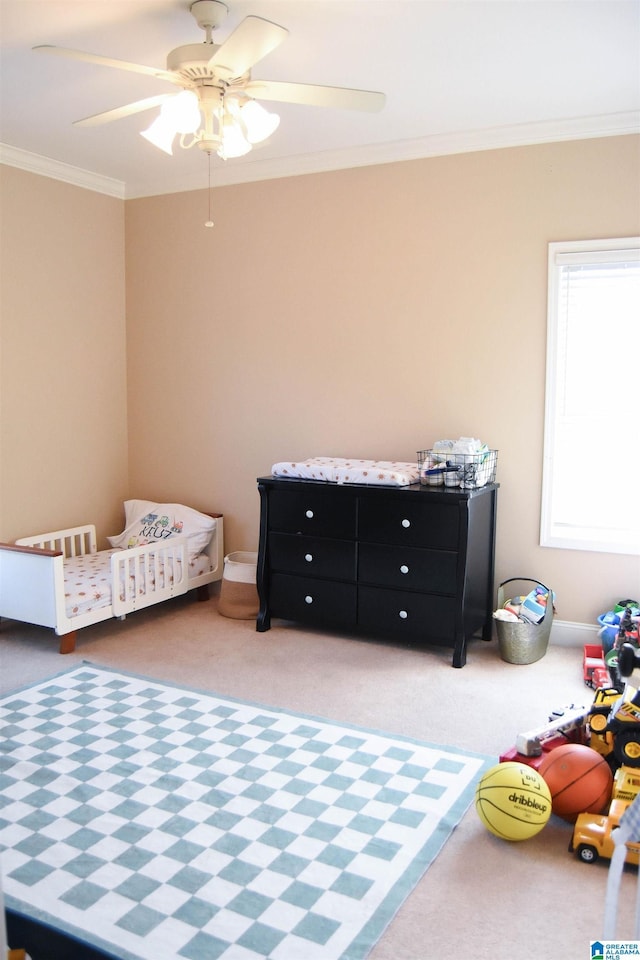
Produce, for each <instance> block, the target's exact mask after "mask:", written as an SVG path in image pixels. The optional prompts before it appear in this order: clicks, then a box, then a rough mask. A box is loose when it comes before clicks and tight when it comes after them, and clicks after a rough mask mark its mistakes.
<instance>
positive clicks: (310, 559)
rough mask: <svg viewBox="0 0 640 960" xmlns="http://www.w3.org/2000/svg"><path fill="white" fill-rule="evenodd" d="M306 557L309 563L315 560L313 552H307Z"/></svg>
mask: <svg viewBox="0 0 640 960" xmlns="http://www.w3.org/2000/svg"><path fill="white" fill-rule="evenodd" d="M304 558H305V560H306V561H307V563H311V561H312V560H313V554H312V553H305V555H304Z"/></svg>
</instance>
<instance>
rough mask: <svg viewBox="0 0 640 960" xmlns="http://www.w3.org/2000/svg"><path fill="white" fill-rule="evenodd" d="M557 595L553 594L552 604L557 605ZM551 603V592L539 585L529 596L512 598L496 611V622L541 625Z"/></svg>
mask: <svg viewBox="0 0 640 960" xmlns="http://www.w3.org/2000/svg"><path fill="white" fill-rule="evenodd" d="M555 600H556V595H555V593H553V591H552V593H551V602H552V603H555ZM548 602H549V591H548V590H547V588H546V587H543V586H540V585H538V586H537V587H536V588H535V589H534V590H531V591H530V593H528V594H527V596H526V597H525V596H519V597H511V598H510V599H509V600H507V601H506V602H505V603H504V604H503V605H502V606H501V607H499V608H498V609H497V610H495V611H494V613H493V617H494V620H506V621H508V622H510V623H516V622H518V621H520V622H521V623H540V622H541V621H542V619H543V617H544V615H545V613H546V610H547V603H548Z"/></svg>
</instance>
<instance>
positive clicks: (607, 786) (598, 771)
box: [538, 743, 613, 823]
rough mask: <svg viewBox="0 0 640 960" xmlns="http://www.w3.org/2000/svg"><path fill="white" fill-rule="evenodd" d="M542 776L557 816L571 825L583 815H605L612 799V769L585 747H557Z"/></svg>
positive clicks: (569, 745) (541, 772) (540, 772)
mask: <svg viewBox="0 0 640 960" xmlns="http://www.w3.org/2000/svg"><path fill="white" fill-rule="evenodd" d="M538 773H539V774H540V776H541V777H542V778H543V779H544V780H545V782H546V784H547V786H548V787H549V790H550V792H551V803H552V809H553V812H554V813H555V814H556V815H557V816H559V817H562V819H563V820H567V821H568V822H569V823H574V822H575V820H576V818H577V816H578V814H580V813H602V811H603V810H604V809H605V808H606V807H607V805H608V803H609V801H610V799H611V788H612V786H613V774H612V773H611V768H610V766H609V764H608V763H607V761H606V760H605V759H604V757H602V756H601V755H600V754H599V753H597V752H596V751H595V750H592V749H591V747H587V746H585V745H584V744H580V743H566V744H564V745H563V746H560V747H557V748H556V749H555V750H553V751H552V752H551V753H548V754H547V755H546V757H544V759H543V761H542V763H541V764H540V767H539V768H538Z"/></svg>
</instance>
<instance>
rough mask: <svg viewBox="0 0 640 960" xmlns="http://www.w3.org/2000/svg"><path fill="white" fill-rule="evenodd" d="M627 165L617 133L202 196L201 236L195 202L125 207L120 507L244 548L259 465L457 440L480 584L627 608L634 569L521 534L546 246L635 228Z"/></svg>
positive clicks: (409, 451) (401, 455) (254, 509)
mask: <svg viewBox="0 0 640 960" xmlns="http://www.w3.org/2000/svg"><path fill="white" fill-rule="evenodd" d="M639 169H640V167H639V153H638V138H636V137H620V138H611V139H602V140H589V141H582V142H568V143H558V144H553V145H543V146H534V147H524V148H518V149H505V150H499V151H491V152H484V153H475V154H466V155H459V156H449V157H442V158H436V159H426V160H422V161H412V162H406V163H399V164H390V165H385V166H378V167H369V168H360V169H353V170H345V171H340V172H336V173H327V174H320V175H312V176H302V177H293V178H289V179H282V180H272V181H267V182H262V183H254V184H247V185H242V186H234V187H227V188H223V189H218V190H214V195H213V219H214V221H215V227H214V228H213V229H206V228H205V227H204V225H203V224H204V221H205V220H206V219H207V210H208V198H207V193H206V191H196V192H192V193H185V194H177V195H173V196H164V197H155V198H147V199H140V200H135V201H131V202H129V203H127V216H126V237H127V336H128V347H127V356H128V363H129V431H130V434H129V435H130V448H129V460H130V488H131V490H132V491H135V493H136V494H138V495H140V496H148V495H152V496H158V497H172V498H173V497H177V498H182V499H186V500H188V501H191V502H194V503H195V504H196V505H198V506H200V507H208V508H210V509H214V508H215V509H218V510H221V511H223V512H224V513H225V515H226V517H227V521H226V532H227V548H228V549H254V548H255V547H256V545H257V538H258V496H257V492H256V484H255V478H256V477H257V476H259V475H261V474H265V473H268V472H269V471H270V467H271V464H272V463H274V462H275V461H277V460H283V459H290V458H291V459H294V458H300V457H304V456H317V455H332V456H351V457H376V458H384V459H394V458H396V459H415V455H416V450H418V449H421V448H423V447H427V446H429V445H431V444H432V443H433V441H435V440H437V439H438V438H442V437H454V438H455V437H458V436H460V435H466V436H468V435H473V436H479V437H481V438H482V440H484V441H486V442H487V443H489V444H490V445H491V446H493V447H497V448H498V449H499V451H500V452H499V462H498V479H499V481H500V483H501V489H500V494H499V511H498V551H497V571H496V572H497V576H498V577H499V578H500V579H505V578H506V577H510V576H516V575H517V576H532V577H537V578H540V579H542V580H543V581H544V582H546V583H548V584H550V585H551V586H552V587H553V588H554V589H555V590H556V592H557V595H558V617H559V618H560V619H564V620H575V621H582V622H592V621H593V618H594V616H595V615H596V614H598V613H601V612H602V610H603V609H606V608H607V606H608V604H609V603H610V602H612V601H614V600H616V599H619V598H620V597H621V596H622V595H625V596H632V595H634V596H635V595H637V594H638V593H639V592H640V559H639V558H637V557H621V556H614V555H609V554H599V555H595V554H588V553H584V552H578V551H565V550H552V549H543V548H541V547H539V546H538V527H539V517H540V488H541V466H542V438H543V414H544V378H545V332H546V296H547V269H546V258H547V244H548V242H549V241H551V240H562V239H572V238H578V239H583V238H589V237H610V236H624V235H631V234H636V233H638V231H639V230H640V222H639V211H640V193H639ZM204 179H205V164H204V163H203V180H204ZM614 386H615V380H614V378H612V383H611V387H612V388H614ZM602 388H603V386H602V384H594V389H602ZM598 459H599V458H598V453H597V451H585V463H584V464H582V465H581V467H582V468H585V467H588V465H589V464H590V463H593V462H594V461H597V460H598ZM614 491H615V488H614V485H613V483H612V494H614Z"/></svg>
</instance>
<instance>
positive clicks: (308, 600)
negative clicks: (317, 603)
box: [304, 594, 313, 603]
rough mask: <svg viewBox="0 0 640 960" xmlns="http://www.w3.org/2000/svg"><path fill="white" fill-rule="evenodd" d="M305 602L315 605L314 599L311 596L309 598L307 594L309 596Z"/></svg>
mask: <svg viewBox="0 0 640 960" xmlns="http://www.w3.org/2000/svg"><path fill="white" fill-rule="evenodd" d="M304 602H305V603H313V597H311V596H309V595H308V594H307V596H306V597H305V598H304Z"/></svg>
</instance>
